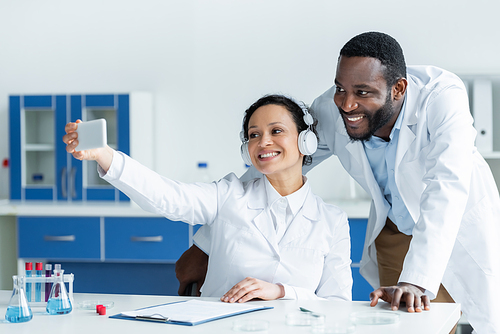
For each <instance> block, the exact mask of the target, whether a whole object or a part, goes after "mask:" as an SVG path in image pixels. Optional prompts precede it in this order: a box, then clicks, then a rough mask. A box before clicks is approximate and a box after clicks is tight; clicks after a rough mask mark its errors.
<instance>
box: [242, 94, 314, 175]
mask: <svg viewBox="0 0 500 334" xmlns="http://www.w3.org/2000/svg"><path fill="white" fill-rule="evenodd" d="M269 104H274V105H278V106H282V107H284V108H285V109H286V110H288V112H289V113H290V115H291V116H292V119H293V121H294V123H295V125H296V126H297V132H298V133H301V132H302V131H304V130H307V128H308V127H309V126H308V125H307V124H306V122H305V121H304V111H302V108H306V109H307V111H308V112H309V113H310V114H311V116H313V115H312V113H311V110H310V109H309V108H308V107H307V106H306V105H305V104H302V107H301V106H299V104H298V103H297V102H295V101H294V100H293V99H292V98H290V97H287V96H284V95H277V94H273V95H265V96H263V97H261V98H260V99H258V100H257V101H256V102H254V103H253V104H252V105H251V106H250V108H248V109H247V110H246V111H245V116H244V117H243V137H244V139H245V140H248V123H249V122H250V118H251V117H252V115H253V114H254V112H255V111H256V110H257V109H259V108H260V107H263V106H266V105H269ZM317 123H318V121H317V120H316V119H315V120H314V123H313V124H312V125H311V131H312V132H313V133H314V134H315V135H316V138H317V137H318V134H317V132H316V124H317ZM311 163H312V156H310V155H306V156H304V160H303V162H302V165H303V166H307V165H310V164H311Z"/></svg>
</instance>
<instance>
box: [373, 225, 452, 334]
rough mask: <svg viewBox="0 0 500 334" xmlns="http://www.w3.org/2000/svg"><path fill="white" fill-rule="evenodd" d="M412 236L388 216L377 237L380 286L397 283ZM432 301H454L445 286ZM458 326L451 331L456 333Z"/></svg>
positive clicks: (440, 288)
mask: <svg viewBox="0 0 500 334" xmlns="http://www.w3.org/2000/svg"><path fill="white" fill-rule="evenodd" d="M411 238H412V236H411V235H406V234H404V233H401V232H400V231H399V230H398V228H397V227H396V225H395V224H394V223H393V222H392V221H391V220H390V219H389V218H387V221H386V223H385V226H384V228H383V229H382V231H381V232H380V234H379V235H378V237H377V239H375V247H376V248H377V261H378V275H379V278H380V286H392V285H396V284H397V283H398V280H399V275H400V274H401V271H402V270H403V261H404V259H405V256H406V253H407V252H408V248H410V241H411ZM432 302H438V303H454V302H455V301H454V300H453V298H451V296H450V294H449V293H448V291H446V289H445V288H444V286H443V285H442V284H441V285H440V286H439V291H438V294H437V296H436V298H435V299H433V300H432ZM456 328H457V326H456V325H455V328H453V330H452V331H451V332H450V333H455V330H456Z"/></svg>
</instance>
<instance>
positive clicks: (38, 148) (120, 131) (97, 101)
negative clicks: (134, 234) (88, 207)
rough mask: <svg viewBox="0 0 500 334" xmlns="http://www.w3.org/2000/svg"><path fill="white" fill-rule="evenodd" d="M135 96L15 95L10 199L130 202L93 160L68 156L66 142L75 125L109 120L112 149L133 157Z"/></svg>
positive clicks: (11, 115) (11, 100) (11, 111)
mask: <svg viewBox="0 0 500 334" xmlns="http://www.w3.org/2000/svg"><path fill="white" fill-rule="evenodd" d="M130 97H131V94H87V95H84V94H82V95H11V96H10V97H9V123H10V124H9V129H10V161H11V164H10V165H11V168H10V171H11V174H10V181H11V182H10V198H11V199H12V200H21V201H24V200H55V201H89V200H99V201H128V200H129V199H128V197H126V196H125V195H124V194H122V193H121V192H119V191H118V190H115V189H114V188H113V187H112V186H110V185H109V184H108V183H107V182H105V181H103V180H102V179H100V178H99V177H98V175H97V171H96V167H97V166H96V163H95V162H94V161H83V162H82V161H79V160H76V159H74V158H73V157H72V156H71V155H69V154H68V153H67V152H66V145H65V144H64V143H63V141H62V137H63V135H64V134H65V131H64V127H65V125H66V124H67V123H68V122H70V121H73V122H74V121H76V120H77V119H81V120H82V121H84V122H85V121H90V120H93V119H99V118H104V119H106V121H107V141H108V145H109V146H111V147H112V148H114V149H117V150H120V151H122V152H124V153H126V154H130V128H131V126H130V124H131V108H130V102H131V101H130ZM141 112H144V110H141ZM145 114H147V112H145ZM141 135H142V134H141ZM145 136H147V134H145Z"/></svg>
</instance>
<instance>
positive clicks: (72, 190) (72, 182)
mask: <svg viewBox="0 0 500 334" xmlns="http://www.w3.org/2000/svg"><path fill="white" fill-rule="evenodd" d="M75 175H76V167H72V168H71V173H70V174H69V177H70V180H71V183H70V184H69V186H70V187H71V197H72V198H76V189H75Z"/></svg>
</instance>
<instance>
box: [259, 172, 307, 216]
mask: <svg viewBox="0 0 500 334" xmlns="http://www.w3.org/2000/svg"><path fill="white" fill-rule="evenodd" d="M263 179H264V184H265V188H266V194H267V206H272V205H273V204H274V202H276V201H278V200H280V199H282V198H284V199H285V200H286V201H287V205H288V208H289V209H290V211H291V212H292V215H293V216H295V215H297V212H299V210H300V209H301V208H302V207H303V206H304V201H305V199H306V196H307V194H308V193H309V189H310V186H309V182H307V177H305V176H302V180H303V182H304V184H303V185H302V187H300V189H299V190H297V191H296V192H294V193H293V194H290V195H288V196H281V195H280V194H279V193H278V191H277V190H276V189H274V187H273V186H272V184H271V182H269V180H268V179H267V177H264V178H263Z"/></svg>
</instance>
